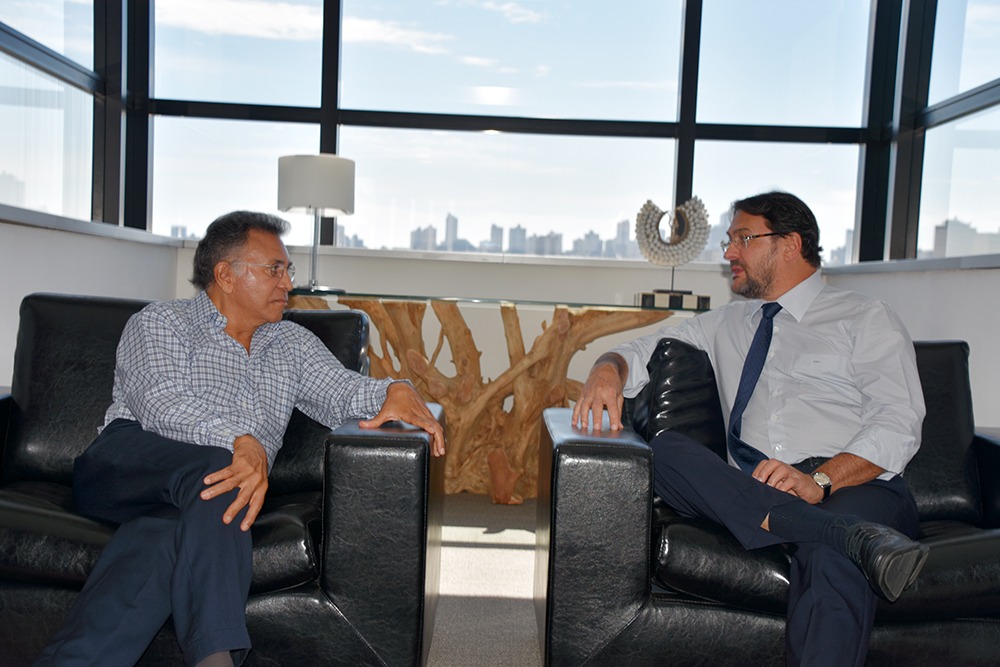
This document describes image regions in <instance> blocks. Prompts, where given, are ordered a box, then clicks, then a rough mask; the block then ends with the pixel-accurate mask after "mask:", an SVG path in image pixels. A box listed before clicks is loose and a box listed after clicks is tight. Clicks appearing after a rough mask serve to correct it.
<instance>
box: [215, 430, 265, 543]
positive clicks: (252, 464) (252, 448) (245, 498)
mask: <svg viewBox="0 0 1000 667" xmlns="http://www.w3.org/2000/svg"><path fill="white" fill-rule="evenodd" d="M205 486H207V487H208V488H207V489H205V490H204V491H202V492H201V497H202V499H203V500H209V499H211V498H214V497H216V496H218V495H221V494H223V493H228V492H229V491H232V490H233V489H235V488H237V487H239V493H237V494H236V500H234V501H233V503H232V504H231V505H230V506H229V507H228V508H226V511H225V513H224V514H223V515H222V522H223V523H225V524H230V523H232V522H233V519H235V518H236V515H237V514H239V511H240V510H241V509H243V508H244V507H246V508H247V513H246V516H245V517H244V518H243V523H241V524H240V530H243V531H248V530H250V526H252V525H253V522H254V521H256V520H257V515H258V514H260V508H261V507H263V506H264V496H265V495H266V494H267V453H266V452H265V451H264V445H262V444H261V443H260V440H258V439H257V438H255V437H253V436H252V435H241V436H240V437H238V438H236V440H235V441H234V442H233V462H232V464H230V465H228V466H226V467H225V468H223V469H222V470H219V471H217V472H213V473H212V474H211V475H209V476H208V477H206V478H205Z"/></svg>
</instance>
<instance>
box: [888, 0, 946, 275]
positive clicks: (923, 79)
mask: <svg viewBox="0 0 1000 667" xmlns="http://www.w3.org/2000/svg"><path fill="white" fill-rule="evenodd" d="M936 15H937V0H907V1H906V3H905V4H904V7H903V21H904V23H903V29H902V30H901V40H902V47H903V55H902V62H901V67H900V71H899V74H898V75H897V76H898V80H897V92H896V114H895V122H894V126H893V134H894V135H895V146H894V149H893V157H892V160H891V164H890V176H889V188H890V192H891V193H892V194H891V197H890V200H889V211H888V213H887V217H886V219H887V221H888V229H887V233H888V237H889V238H888V248H887V252H886V253H885V256H884V257H883V258H884V259H905V258H913V257H916V256H917V233H918V229H917V225H918V222H919V217H920V187H921V178H922V176H923V165H924V134H925V129H924V128H923V127H921V126H920V125H918V119H919V117H920V114H921V113H922V112H923V111H924V109H926V107H927V98H928V90H929V85H930V73H931V51H932V49H933V44H934V21H935V18H936Z"/></svg>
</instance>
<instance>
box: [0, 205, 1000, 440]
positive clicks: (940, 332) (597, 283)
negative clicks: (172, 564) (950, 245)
mask: <svg viewBox="0 0 1000 667" xmlns="http://www.w3.org/2000/svg"><path fill="white" fill-rule="evenodd" d="M82 224H86V223H82ZM290 250H291V252H292V260H293V261H294V262H295V264H296V266H298V267H299V281H298V282H299V283H300V284H303V283H305V282H307V280H308V275H309V256H308V251H307V249H306V248H291V249H290ZM193 256H194V245H193V244H192V243H190V242H188V243H185V244H184V246H183V247H178V246H177V245H176V244H174V245H171V244H163V243H160V244H150V243H143V242H139V241H133V240H120V239H116V238H102V237H98V236H92V235H87V234H80V233H72V232H67V231H57V230H49V229H40V228H35V227H29V226H19V225H12V224H6V223H2V222H0V262H2V264H0V265H2V266H4V267H5V268H6V270H7V275H6V276H5V279H6V287H5V288H4V290H3V292H2V293H0V385H5V384H9V382H10V377H11V372H12V365H13V356H14V344H15V341H16V332H17V319H18V316H17V310H18V306H19V304H20V301H21V298H22V297H23V296H24V295H25V294H28V293H30V292H36V291H54V292H68V293H79V294H101V295H112V296H128V297H139V298H147V299H169V298H174V297H177V296H181V297H186V296H191V295H192V294H193V288H192V287H191V286H190V285H189V284H188V283H187V278H188V277H189V276H190V271H191V260H192V258H193ZM427 257H431V255H428V256H427ZM433 257H434V259H427V258H425V259H420V258H415V257H414V256H413V255H411V254H410V253H381V254H380V253H373V252H370V251H360V252H359V251H345V250H340V249H332V248H324V249H322V251H321V254H320V261H319V267H318V271H317V275H318V277H319V282H320V283H322V284H326V285H331V286H335V287H341V288H344V289H347V290H348V291H351V292H357V293H381V294H409V295H423V296H459V297H479V298H486V299H489V298H493V299H500V298H503V299H510V300H515V301H542V302H558V301H565V302H570V303H597V304H630V303H631V302H632V297H633V294H634V293H635V292H638V291H646V290H650V289H653V288H657V287H669V286H670V271H669V270H666V269H662V268H657V267H654V266H652V265H650V264H648V263H645V262H627V263H614V262H602V261H583V260H560V261H558V262H552V263H549V264H535V263H532V262H528V261H526V260H524V259H523V258H522V259H520V260H519V259H518V258H507V259H506V260H500V259H499V258H496V257H493V258H489V257H470V258H465V259H459V258H454V257H442V256H441V255H440V254H436V255H433ZM991 264H992V266H990V265H991ZM998 265H1000V262H997V261H995V258H994V259H993V260H990V261H988V262H982V261H981V262H979V263H977V262H975V261H968V260H966V261H951V260H947V261H945V262H944V263H942V262H913V261H911V262H896V263H890V264H881V263H880V264H873V265H862V266H853V267H846V268H843V269H832V270H830V271H828V272H827V280H828V281H829V282H830V283H831V284H833V285H836V286H838V287H843V288H846V289H853V290H857V291H860V292H865V293H868V294H872V295H874V296H877V297H879V298H882V299H884V300H885V301H887V302H888V303H889V304H890V305H892V306H893V308H895V310H896V311H897V312H898V313H899V315H900V317H901V318H902V319H903V322H904V323H905V324H906V326H907V327H908V328H909V330H910V334H911V335H912V337H913V338H915V339H943V338H958V339H963V340H967V341H968V342H969V344H970V347H971V350H972V389H973V397H974V399H975V406H976V419H977V423H978V424H979V425H980V426H986V427H998V426H1000V374H998V373H997V369H1000V346H998V345H996V344H995V343H994V342H993V338H994V336H993V332H994V331H997V330H998V329H1000V309H998V308H997V305H998V301H1000V299H998V297H997V295H998V294H1000V268H996V267H997V266H998ZM949 266H951V267H952V268H951V269H949V268H948V267H949ZM967 266H972V267H979V266H986V267H987V268H966V267H967ZM955 267H959V268H955ZM674 283H675V287H676V288H678V289H688V290H692V291H694V292H696V293H699V294H708V295H710V296H711V297H712V304H713V305H720V304H723V303H726V302H728V301H729V299H730V294H729V290H728V280H727V273H726V272H725V271H724V270H723V269H722V268H721V267H719V266H711V265H690V266H688V267H684V268H683V269H680V270H678V271H677V273H676V276H675V279H674ZM462 308H463V314H464V315H465V316H466V319H467V322H468V324H469V327H470V329H471V330H472V333H473V336H474V338H475V340H476V342H477V345H478V346H479V348H480V350H481V351H482V352H483V360H482V367H483V372H484V374H485V375H486V376H487V377H495V376H496V375H497V374H499V372H500V371H502V370H503V368H505V360H506V346H505V341H504V338H503V333H502V329H501V324H500V319H499V314H498V313H497V312H496V309H495V308H494V307H493V306H490V305H486V306H476V305H471V304H470V305H467V306H463V307H462ZM519 312H520V314H521V324H522V331H523V335H524V340H525V343H526V344H527V345H529V346H530V345H531V342H532V341H533V340H534V338H535V337H536V336H537V335H539V334H540V333H541V326H542V322H543V321H547V320H549V319H550V317H551V313H552V308H551V306H545V305H521V306H519ZM436 324H437V323H436V321H435V320H434V316H433V314H431V313H430V312H428V314H427V315H426V316H425V322H424V330H425V341H427V342H428V346H429V347H430V348H431V349H433V344H434V343H435V342H436V337H437V327H436ZM652 328H655V327H652ZM650 329H651V328H650ZM650 329H647V330H641V331H633V332H628V333H623V334H617V335H615V336H608V337H606V338H603V339H599V340H597V341H595V342H593V343H592V344H591V345H590V346H589V347H588V349H586V350H583V351H581V352H580V353H578V354H577V356H576V358H575V361H574V363H573V365H572V366H571V367H570V377H574V378H576V379H581V380H582V379H583V378H584V376H585V375H586V372H587V369H588V368H589V366H590V364H592V363H593V361H594V359H596V358H597V356H599V355H600V354H601V353H602V352H604V351H605V350H606V349H608V348H609V347H611V346H613V345H614V344H616V343H617V342H618V341H619V340H625V339H627V338H630V337H632V336H635V335H638V334H641V333H645V331H648V330H650Z"/></svg>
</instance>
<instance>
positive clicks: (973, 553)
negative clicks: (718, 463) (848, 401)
mask: <svg viewBox="0 0 1000 667" xmlns="http://www.w3.org/2000/svg"><path fill="white" fill-rule="evenodd" d="M915 347H916V352H917V364H918V368H919V372H920V379H921V384H922V386H923V392H924V396H925V399H926V402H927V416H926V418H925V420H924V424H923V444H922V446H921V449H920V451H919V453H918V454H917V455H916V457H915V458H914V459H913V461H911V463H910V465H909V466H908V468H907V470H906V477H907V480H908V483H909V484H910V487H911V489H912V491H913V493H914V496H915V497H916V500H917V505H918V508H919V512H920V518H921V533H920V536H919V539H920V541H922V542H924V543H925V544H927V545H928V546H930V555H929V557H928V560H927V563H926V565H925V567H924V569H923V571H922V572H921V574H920V576H919V577H918V579H917V581H916V582H915V584H914V585H913V586H912V587H911V588H910V589H909V590H907V591H906V592H905V593H904V594H903V596H902V597H901V598H900V599H899V600H898V601H897V602H896V603H894V604H889V603H885V602H882V603H880V607H879V609H878V612H877V614H876V619H875V622H876V625H875V629H874V632H873V636H872V642H871V647H870V650H869V654H868V660H867V664H869V665H929V666H930V665H933V666H938V665H944V664H952V665H963V667H965V666H969V665H984V666H985V665H997V664H1000V442H998V441H995V440H991V439H989V438H986V437H984V436H981V435H977V434H976V433H975V432H974V427H973V424H974V422H973V415H972V399H971V390H970V386H969V369H968V356H969V349H968V346H967V345H966V344H965V343H964V342H918V343H916V344H915ZM649 368H650V375H651V380H650V384H649V385H648V386H647V387H646V388H645V389H644V390H643V392H642V393H640V395H639V396H637V397H636V398H635V400H633V401H628V402H627V405H626V413H627V414H628V415H629V417H631V419H632V423H631V426H630V427H628V428H626V429H625V430H623V431H620V432H617V433H609V432H607V431H604V432H593V431H591V432H586V431H581V430H579V429H574V428H573V427H572V426H571V425H570V410H568V409H565V408H552V409H549V410H546V411H545V414H544V421H545V427H544V428H543V429H542V436H541V437H542V444H541V450H540V453H539V476H538V479H539V499H538V526H537V532H536V539H537V551H536V554H537V563H536V567H535V606H536V615H537V619H538V624H539V633H540V638H541V644H542V646H541V648H542V655H543V656H544V660H545V663H546V664H549V665H573V666H574V667H579V666H581V665H629V666H630V667H632V666H639V665H664V664H675V665H711V666H713V667H718V666H722V665H734V666H735V665H740V666H742V667H746V666H747V665H753V666H754V667H759V666H763V665H775V666H778V665H784V612H785V608H786V606H787V598H788V566H789V559H788V556H787V552H786V550H785V547H784V546H782V545H779V546H775V547H769V548H764V549H758V550H754V551H749V552H748V551H745V550H744V549H743V548H742V547H741V546H740V545H739V543H737V542H736V540H735V539H734V538H733V537H732V536H731V535H730V534H729V533H728V531H726V530H725V529H724V528H722V527H720V526H718V525H716V524H713V523H712V522H710V521H707V520H704V519H685V518H682V517H679V516H677V515H676V514H675V513H673V512H672V511H671V510H669V509H668V508H667V507H665V506H662V505H660V504H659V501H656V502H654V498H653V493H652V468H651V461H652V454H651V451H650V449H649V447H648V446H647V445H646V440H647V439H648V438H649V437H651V436H653V435H656V434H657V433H660V432H662V431H663V430H666V429H675V430H680V431H682V432H686V433H688V434H689V435H691V436H692V437H694V438H695V439H696V440H699V441H700V442H702V443H704V444H705V445H706V446H709V447H711V448H712V449H713V450H714V451H716V453H718V454H719V455H720V456H725V434H724V430H723V428H724V427H723V420H722V413H721V410H720V408H719V400H718V394H717V392H716V389H715V382H714V376H713V373H712V368H711V365H710V364H709V362H708V358H707V356H706V355H705V354H704V353H703V352H701V351H699V350H695V349H694V348H691V347H690V346H687V345H686V344H684V343H680V342H679V341H675V340H670V339H665V340H664V341H661V344H660V346H659V347H658V348H657V350H656V353H655V354H654V355H653V359H652V360H651V362H650V365H649Z"/></svg>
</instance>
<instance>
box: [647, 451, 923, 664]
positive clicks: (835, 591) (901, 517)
mask: <svg viewBox="0 0 1000 667" xmlns="http://www.w3.org/2000/svg"><path fill="white" fill-rule="evenodd" d="M650 446H651V447H652V449H653V466H654V472H653V475H654V490H655V492H656V494H657V495H658V496H659V497H660V498H662V499H663V500H664V501H665V502H666V503H667V504H668V505H670V507H672V508H673V509H674V510H675V511H677V512H678V513H679V514H681V515H684V516H700V517H706V518H708V519H711V520H713V521H715V522H717V523H719V524H722V525H723V526H725V527H726V528H728V529H729V531H730V532H731V533H732V534H733V535H734V536H735V537H736V539H737V540H738V541H739V542H740V544H742V545H743V547H744V548H746V549H754V548H759V547H764V546H769V545H773V544H781V543H788V542H790V541H791V540H789V539H788V538H786V537H783V536H781V535H776V534H773V533H770V532H768V531H766V530H764V529H763V528H761V527H760V525H761V523H762V522H763V521H764V518H765V517H766V516H767V515H768V514H769V513H770V512H771V510H772V509H773V508H775V507H777V506H779V505H783V504H786V503H802V504H803V505H807V503H805V501H803V500H801V499H799V498H797V497H795V496H792V495H790V494H788V493H785V492H783V491H778V490H777V489H774V488H772V487H770V486H768V485H766V484H763V483H761V482H758V481H757V480H755V479H754V478H753V477H751V476H750V475H748V474H747V473H745V472H743V471H742V470H740V469H738V468H735V467H733V466H730V465H729V464H728V463H727V462H725V461H723V460H722V459H720V458H719V457H718V456H716V455H715V453H714V452H712V451H710V450H709V449H708V448H706V447H704V446H702V445H701V444H699V443H697V442H695V441H694V440H691V439H690V438H687V437H685V436H682V435H678V434H675V433H669V432H668V433H663V434H661V435H660V436H657V437H656V438H654V439H653V440H652V441H651V442H650ZM813 512H815V513H816V514H812V513H813ZM827 512H834V513H838V514H847V515H853V516H855V517H861V518H862V519H865V520H868V521H873V522H875V523H880V524H883V525H886V526H890V527H892V528H895V529H896V530H899V531H900V532H902V533H904V534H906V535H909V536H910V537H915V536H916V534H917V524H918V519H917V508H916V503H915V502H914V500H913V496H912V495H911V494H910V491H909V489H908V488H907V486H906V483H905V482H904V481H903V479H902V478H901V477H899V476H897V477H894V478H893V479H891V480H888V481H883V480H873V481H871V482H869V483H867V484H863V485H860V486H854V487H845V488H842V489H840V490H838V491H836V492H835V493H833V494H832V495H831V496H830V497H829V498H828V499H827V500H826V501H825V502H823V503H821V504H819V505H815V506H808V509H807V514H809V515H811V516H813V517H814V518H815V520H817V521H826V520H828V517H829V515H828V514H824V513H827ZM795 546H796V548H795V549H794V553H793V556H792V566H791V573H790V587H789V600H788V616H787V626H786V632H785V651H786V662H787V664H789V665H809V666H810V667H813V666H817V665H819V666H822V665H829V666H830V667H845V666H848V665H858V666H860V665H863V664H864V662H865V656H866V655H867V652H868V641H869V638H870V636H871V629H872V624H873V623H874V619H875V607H876V604H877V601H878V598H877V596H876V595H875V593H874V591H873V590H872V589H871V586H869V584H868V581H867V580H866V579H865V576H864V574H863V573H862V572H861V570H860V569H858V567H857V566H856V565H855V564H854V563H853V562H852V561H851V560H850V559H849V558H847V557H846V556H844V555H842V554H841V553H840V552H839V551H837V550H835V549H833V548H831V547H829V546H826V545H824V544H821V543H818V542H797V543H795Z"/></svg>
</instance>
